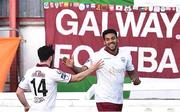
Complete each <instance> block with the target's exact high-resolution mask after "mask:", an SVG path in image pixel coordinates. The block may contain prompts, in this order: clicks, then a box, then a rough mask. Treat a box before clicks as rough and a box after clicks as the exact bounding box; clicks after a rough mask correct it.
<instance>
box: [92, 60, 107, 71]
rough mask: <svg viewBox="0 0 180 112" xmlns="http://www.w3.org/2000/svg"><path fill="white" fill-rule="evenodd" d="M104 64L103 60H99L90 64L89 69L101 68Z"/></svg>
mask: <svg viewBox="0 0 180 112" xmlns="http://www.w3.org/2000/svg"><path fill="white" fill-rule="evenodd" d="M103 65H104V61H103V60H99V61H98V62H96V63H94V64H92V65H91V66H90V67H89V69H92V70H93V71H95V70H97V69H99V68H101V67H102V66H103Z"/></svg>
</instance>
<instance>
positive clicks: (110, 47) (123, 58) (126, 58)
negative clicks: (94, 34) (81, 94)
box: [64, 29, 141, 112]
mask: <svg viewBox="0 0 180 112" xmlns="http://www.w3.org/2000/svg"><path fill="white" fill-rule="evenodd" d="M102 36H103V41H104V45H105V47H103V48H101V49H100V50H99V51H97V52H95V53H94V54H93V55H92V56H91V57H90V58H89V59H88V61H86V63H85V64H84V65H83V66H82V67H76V66H75V65H74V60H73V59H64V63H65V65H66V66H68V67H70V68H72V70H73V71H74V72H75V73H80V72H82V71H84V70H87V69H88V68H89V67H90V63H92V62H93V63H94V62H97V61H98V60H100V59H102V60H103V61H104V65H103V67H102V68H101V69H98V70H97V71H96V75H97V84H96V86H95V101H96V106H97V109H98V111H99V112H114V111H115V112H121V111H122V107H123V82H124V77H125V73H126V72H127V73H128V75H129V77H130V78H131V80H132V81H133V83H134V85H138V84H140V83H141V81H140V79H139V76H138V74H137V72H136V71H135V70H134V66H133V64H132V58H131V55H130V52H128V51H127V50H125V49H120V48H119V47H118V37H117V32H116V31H115V30H114V29H107V30H105V31H104V32H103V35H102Z"/></svg>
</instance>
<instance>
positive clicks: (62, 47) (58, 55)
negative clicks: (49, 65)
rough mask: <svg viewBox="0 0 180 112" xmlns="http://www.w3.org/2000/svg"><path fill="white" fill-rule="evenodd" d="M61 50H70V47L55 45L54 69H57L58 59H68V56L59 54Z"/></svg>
mask: <svg viewBox="0 0 180 112" xmlns="http://www.w3.org/2000/svg"><path fill="white" fill-rule="evenodd" d="M62 49H64V50H72V45H66V44H61V45H55V56H54V60H55V61H54V67H56V68H59V62H60V59H63V57H67V58H70V55H69V54H62V53H61V50H62Z"/></svg>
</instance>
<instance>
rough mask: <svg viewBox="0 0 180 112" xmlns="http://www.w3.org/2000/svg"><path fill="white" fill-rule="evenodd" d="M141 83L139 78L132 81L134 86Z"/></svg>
mask: <svg viewBox="0 0 180 112" xmlns="http://www.w3.org/2000/svg"><path fill="white" fill-rule="evenodd" d="M140 83H141V80H140V79H139V78H136V79H134V80H133V84H134V85H139V84H140Z"/></svg>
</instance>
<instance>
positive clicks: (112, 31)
mask: <svg viewBox="0 0 180 112" xmlns="http://www.w3.org/2000/svg"><path fill="white" fill-rule="evenodd" d="M108 33H114V34H115V36H116V37H117V32H116V30H114V29H107V30H104V32H103V34H102V36H103V39H104V38H105V35H106V34H108Z"/></svg>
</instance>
